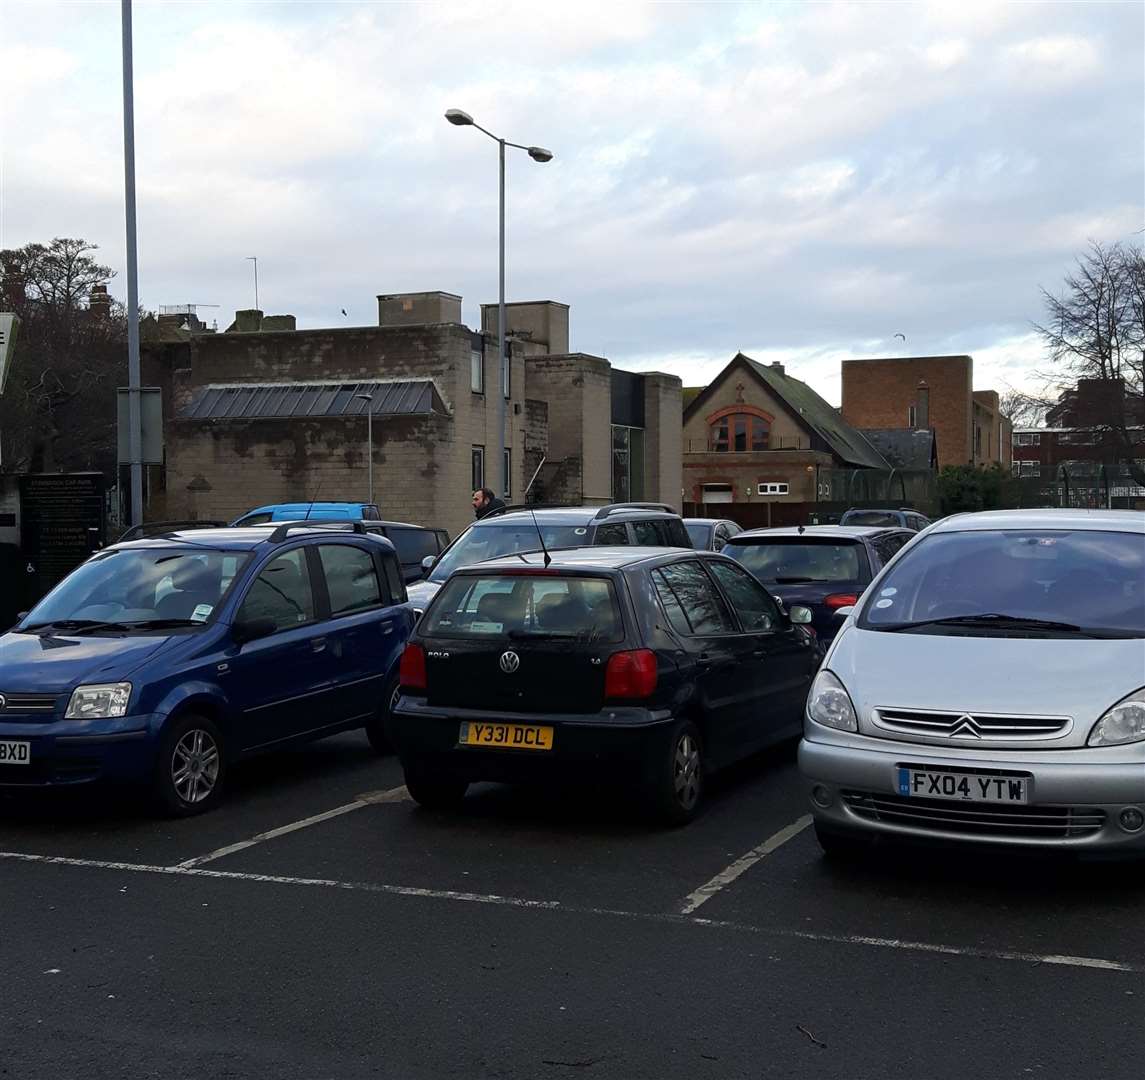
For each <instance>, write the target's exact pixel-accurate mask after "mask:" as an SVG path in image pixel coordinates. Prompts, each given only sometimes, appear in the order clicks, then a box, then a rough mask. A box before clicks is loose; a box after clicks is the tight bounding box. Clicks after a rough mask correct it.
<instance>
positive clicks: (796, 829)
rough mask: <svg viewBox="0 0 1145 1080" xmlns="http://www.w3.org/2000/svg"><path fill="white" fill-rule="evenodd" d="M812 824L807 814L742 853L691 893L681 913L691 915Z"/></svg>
mask: <svg viewBox="0 0 1145 1080" xmlns="http://www.w3.org/2000/svg"><path fill="white" fill-rule="evenodd" d="M810 824H811V815H810V814H807V815H805V816H804V817H801V818H800V819H799V820H798V821H793V822H792V823H791V824H790V825H788V826H787V827H786V828H784V829H780V830H779V832H777V833H776V834H775V835H774V836H770V837H768V838H767V839H766V840H765V841H764V842H763V843H762V844H760V845H759V847H757V848H752V849H751V851H749V852H748V853H747V854H746V855H741V856H740V857H739V858H738V859H736V861H735V862H734V863H732V864H731V866H729V867H727V868H726V869H724V870H721V871H720V872H719V873H718V874H716V876H715V877H714V878H712V880H711V881H709V882H707V884H705V885H701V886H700V887H699V888H698V889H697V890H696V891H695V892H694V893H690V894H689V895H688V898H687V899H686V900H685V901H684V906H683V907H682V908H680V914H681V915H691V914H692V912H694V911H695V910H696V908H698V907H700V906H701V905H702V904H706V903H707V902H708V901H709V900H710V899H711V898H712V897H713V896H715V895H716V893H718V892H719V891H720V890H721V889H724V888H726V887H727V886H728V885H730V884H731V883H732V882H733V881H735V879H736V878H738V877H739V876H740V875H741V874H743V873H745V872H746V871H748V870H750V869H751V868H752V867H753V866H755V864H756V863H757V862H759V860H760V859H765V858H767V856H768V855H770V854H771V853H772V852H773V851H775V849H776V848H780V847H782V846H783V845H784V844H786V843H787V841H788V840H790V839H791V838H792V837H794V836H798V835H799V834H800V833H801V832H802V831H803V830H804V829H806V828H807V826H808V825H810Z"/></svg>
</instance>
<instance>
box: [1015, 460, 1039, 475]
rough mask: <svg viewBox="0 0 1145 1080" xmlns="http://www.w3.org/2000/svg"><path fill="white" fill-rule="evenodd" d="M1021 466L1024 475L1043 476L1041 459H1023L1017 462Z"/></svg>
mask: <svg viewBox="0 0 1145 1080" xmlns="http://www.w3.org/2000/svg"><path fill="white" fill-rule="evenodd" d="M1017 464H1018V465H1019V467H1020V468H1021V474H1020V475H1022V476H1041V475H1042V465H1041V462H1040V461H1022V462H1018V463H1017Z"/></svg>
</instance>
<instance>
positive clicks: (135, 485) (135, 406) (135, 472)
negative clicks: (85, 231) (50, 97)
mask: <svg viewBox="0 0 1145 1080" xmlns="http://www.w3.org/2000/svg"><path fill="white" fill-rule="evenodd" d="M120 22H121V28H122V31H123V189H124V209H125V211H126V218H127V391H128V392H127V404H128V410H127V417H128V420H127V423H128V428H129V429H130V430H129V431H128V447H129V459H130V465H131V524H132V525H139V524H141V523H142V522H143V413H142V408H141V405H142V402H141V398H140V383H141V377H140V370H139V266H138V260H137V254H136V236H135V93H134V88H133V85H132V57H131V0H120Z"/></svg>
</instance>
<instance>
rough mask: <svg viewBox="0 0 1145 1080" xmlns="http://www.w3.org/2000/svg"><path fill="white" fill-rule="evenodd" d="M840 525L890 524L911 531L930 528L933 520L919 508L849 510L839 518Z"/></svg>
mask: <svg viewBox="0 0 1145 1080" xmlns="http://www.w3.org/2000/svg"><path fill="white" fill-rule="evenodd" d="M839 524H840V525H884V526H885V525H890V526H894V527H896V528H899V529H910V531H911V532H922V530H923V529H926V528H929V527H930V524H931V520H930V518H928V517H925V516H924V515H922V514H920V513H919V512H918V511H917V510H910V509H905V510H854V509H853V510H848V511H846V513H844V514H843V516H842V517H841V518H840V519H839Z"/></svg>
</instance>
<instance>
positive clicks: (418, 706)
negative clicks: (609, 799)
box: [390, 547, 820, 823]
mask: <svg viewBox="0 0 1145 1080" xmlns="http://www.w3.org/2000/svg"><path fill="white" fill-rule="evenodd" d="M810 618H811V613H810V612H809V611H807V609H805V608H793V609H792V611H791V613H790V615H787V614H784V612H783V611H782V610H780V608H779V606H778V605H777V604H776V603H775V601H774V600H773V599H772V598H771V597H770V596H769V595H768V593H767V590H766V589H764V588H763V586H761V585H760V584H759V582H758V581H756V580H755V578H753V577H752V576H751V575H750V574H748V573H745V572H744V570H743V569H742V568H741V567H740V566H738V565H736V563H734V562H733V561H732V560H731V559H726V558H724V557H723V556H721V555H715V554H712V553H709V552H696V551H680V550H672V551H651V550H649V549H647V548H643V549H640V550H631V551H625V550H623V549H620V548H615V547H611V548H596V549H594V548H581V549H578V550H575V551H557V552H554V553H553V554H552V556H551V559H550V558H548V557H546V556H544V555H542V554H540V553H533V554H528V555H517V556H513V557H512V558H499V559H495V560H492V561H490V562H486V563H482V564H481V565H479V566H467V567H462V568H460V569H458V570H456V571H454V573H453V575H452V576H451V577H450V578H449V580H448V581H447V582H446V583H445V585H444V586H443V587H442V589H441V590H440V592H439V593H438V594H437V596H436V597H435V598H434V600H433V602H432V603H431V604H430V606H429V608H428V609H427V610H426V612H425V614H424V615H423V617H422V618H421V620H420V621H419V623H418V626H417V628H416V630H415V631H414V634H413V636H412V637H411V639H410V642H409V644H408V645H407V646H406V650H405V652H404V654H403V655H402V662H401V679H400V682H401V689H400V694H399V697H398V701H397V703H396V705H395V707H394V711H393V715H392V717H391V721H390V731H391V735H392V738H393V741H394V745H395V748H396V749H397V751H398V753H399V754H400V756H401V761H402V766H403V768H404V770H405V779H406V786H407V788H408V789H409V792H410V794H411V795H412V796H413V798H414V799H415V800H417V801H418V802H419V803H421V804H422V805H423V806H427V807H438V808H441V807H450V806H454V805H456V804H458V803H460V801H461V799H462V798H463V796H464V794H465V791H466V789H467V788H468V786H469V784H470V783H473V782H474V781H478V780H494V781H504V782H529V783H546V782H549V781H551V780H554V779H565V780H570V781H572V782H573V783H574V784H579V785H580V793H581V797H582V798H584V799H586V800H591V799H592V797H593V795H594V793H595V791H596V788H597V785H598V784H599V783H600V782H601V781H603V780H606V779H611V780H612V781H613V782H615V783H618V784H620V785H623V786H625V787H627V788H631V789H638V790H639V791H641V792H642V793H643V797H644V799H645V801H646V803H647V805H648V806H649V808H650V809H652V810H653V811H654V812H655V813H656V814H657V815H658V816H659V817H660V818H661V819H662V820H664V821H666V822H669V823H683V822H685V821H687V820H689V819H690V818H691V817H692V816H693V815H694V814H695V813H696V810H697V808H698V806H699V802H700V796H701V793H702V790H703V784H704V780H705V777H706V776H707V774H708V773H709V772H710V771H711V770H713V769H716V768H719V767H722V766H725V765H728V764H730V763H731V762H733V761H736V760H738V759H740V758H742V757H744V756H746V755H747V754H750V753H752V752H753V751H755V750H759V749H760V748H762V747H764V746H767V745H769V744H770V743H774V742H777V741H780V740H783V739H788V738H792V737H793V736H795V735H798V733H799V730H800V725H801V722H802V712H803V702H804V700H805V698H806V694H807V690H808V687H809V686H810V684H811V680H812V677H813V675H814V672H815V670H816V668H817V667H818V662H819V659H820V657H819V656H818V655H817V650H816V642H815V640H814V638H813V637H812V636H811V635H809V634H807V633H805V632H804V630H803V625H801V624H804V623H806V621H808V620H809V619H810Z"/></svg>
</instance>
